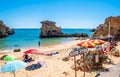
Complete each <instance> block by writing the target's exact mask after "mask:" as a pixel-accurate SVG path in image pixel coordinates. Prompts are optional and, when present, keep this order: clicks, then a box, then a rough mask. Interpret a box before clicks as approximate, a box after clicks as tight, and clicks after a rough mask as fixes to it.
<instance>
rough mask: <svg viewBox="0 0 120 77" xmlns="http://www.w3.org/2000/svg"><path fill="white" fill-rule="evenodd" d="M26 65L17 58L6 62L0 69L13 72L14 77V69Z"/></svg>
mask: <svg viewBox="0 0 120 77" xmlns="http://www.w3.org/2000/svg"><path fill="white" fill-rule="evenodd" d="M25 66H26V63H25V62H23V61H19V60H14V61H9V62H7V63H6V64H5V65H4V66H3V67H2V69H1V71H2V72H13V73H14V77H15V71H17V70H19V69H22V68H24V67H25Z"/></svg>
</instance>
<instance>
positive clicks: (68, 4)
mask: <svg viewBox="0 0 120 77" xmlns="http://www.w3.org/2000/svg"><path fill="white" fill-rule="evenodd" d="M110 16H120V0H0V20H2V21H3V22H4V23H5V24H6V25H7V26H9V27H12V28H40V27H41V23H40V21H43V20H50V21H55V22H56V25H57V26H59V27H62V28H95V27H97V26H98V25H99V24H103V23H104V21H105V18H107V17H110Z"/></svg>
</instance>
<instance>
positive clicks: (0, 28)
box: [0, 20, 14, 38]
mask: <svg viewBox="0 0 120 77" xmlns="http://www.w3.org/2000/svg"><path fill="white" fill-rule="evenodd" d="M13 33H14V30H13V29H11V28H9V27H8V26H6V25H5V24H4V23H3V21H1V20H0V38H3V37H8V35H10V34H13Z"/></svg>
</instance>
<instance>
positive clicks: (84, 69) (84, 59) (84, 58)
mask: <svg viewBox="0 0 120 77" xmlns="http://www.w3.org/2000/svg"><path fill="white" fill-rule="evenodd" d="M83 62H84V76H83V77H85V71H86V66H85V55H84V53H83Z"/></svg>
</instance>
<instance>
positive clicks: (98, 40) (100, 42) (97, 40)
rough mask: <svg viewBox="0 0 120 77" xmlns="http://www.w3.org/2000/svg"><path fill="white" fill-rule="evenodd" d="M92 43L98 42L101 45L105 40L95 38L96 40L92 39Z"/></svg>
mask: <svg viewBox="0 0 120 77" xmlns="http://www.w3.org/2000/svg"><path fill="white" fill-rule="evenodd" d="M90 41H91V42H92V43H94V44H96V45H101V44H104V43H105V41H103V40H100V39H95V40H90Z"/></svg>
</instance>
